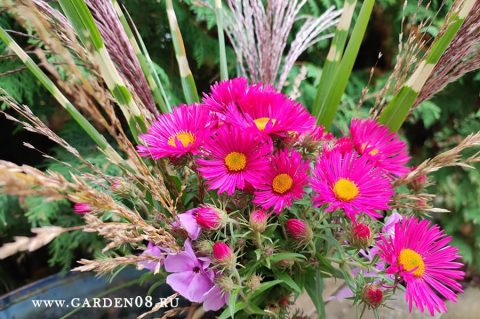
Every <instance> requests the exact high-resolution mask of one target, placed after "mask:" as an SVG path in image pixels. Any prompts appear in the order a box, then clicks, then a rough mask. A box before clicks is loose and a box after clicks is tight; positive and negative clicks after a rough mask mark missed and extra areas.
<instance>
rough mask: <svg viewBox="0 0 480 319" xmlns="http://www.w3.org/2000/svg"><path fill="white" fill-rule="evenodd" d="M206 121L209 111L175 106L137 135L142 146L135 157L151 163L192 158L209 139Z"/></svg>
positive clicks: (196, 106)
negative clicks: (178, 158) (155, 160)
mask: <svg viewBox="0 0 480 319" xmlns="http://www.w3.org/2000/svg"><path fill="white" fill-rule="evenodd" d="M210 121H211V117H210V114H209V111H208V110H207V109H206V108H204V107H202V106H200V105H197V104H193V105H182V106H179V107H177V108H175V109H174V110H173V112H172V113H168V114H162V115H160V116H159V118H158V120H157V121H156V122H154V123H153V124H152V126H151V127H150V129H149V130H148V132H147V133H146V134H142V135H140V138H141V139H142V140H143V141H144V143H145V145H139V146H137V149H138V153H139V154H140V155H141V156H144V157H146V156H151V157H152V158H154V159H159V158H163V157H172V158H177V157H181V156H183V155H185V154H189V153H190V154H196V153H197V151H198V148H199V147H200V145H202V143H203V141H204V139H205V137H206V136H209V135H210V130H209V127H210V126H211V123H210Z"/></svg>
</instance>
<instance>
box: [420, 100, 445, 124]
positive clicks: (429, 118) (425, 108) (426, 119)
mask: <svg viewBox="0 0 480 319" xmlns="http://www.w3.org/2000/svg"><path fill="white" fill-rule="evenodd" d="M441 113H442V109H441V108H440V107H439V106H438V105H436V104H435V103H433V102H432V101H425V102H423V103H421V104H420V105H419V106H417V107H416V108H415V109H414V110H413V116H414V117H416V118H419V119H421V120H422V122H423V125H424V126H425V128H427V129H428V128H430V127H431V126H432V125H433V124H434V123H435V122H436V121H437V120H439V119H440V114H441Z"/></svg>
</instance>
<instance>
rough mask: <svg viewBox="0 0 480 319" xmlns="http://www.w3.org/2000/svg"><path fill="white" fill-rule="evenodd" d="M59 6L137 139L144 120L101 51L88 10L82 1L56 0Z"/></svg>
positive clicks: (93, 22)
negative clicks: (97, 67) (93, 60)
mask: <svg viewBox="0 0 480 319" xmlns="http://www.w3.org/2000/svg"><path fill="white" fill-rule="evenodd" d="M59 3H60V6H61V7H62V9H63V12H64V13H65V15H66V16H67V17H68V19H69V21H70V22H71V23H72V25H73V27H74V28H75V30H76V31H77V34H78V36H79V38H80V40H81V41H82V42H83V44H84V45H85V46H86V47H87V48H89V49H91V50H92V51H93V56H94V58H95V61H96V62H97V64H98V66H99V68H100V73H101V75H102V77H103V79H104V80H105V83H106V84H107V86H108V88H109V90H110V92H111V93H112V95H113V97H114V98H115V100H116V101H117V103H118V105H119V106H120V109H121V110H122V113H123V115H124V116H125V117H126V119H127V122H128V125H129V127H130V130H131V131H132V134H133V137H134V138H135V139H137V137H138V135H139V131H146V129H147V128H146V124H145V121H144V119H143V116H142V114H141V112H140V109H139V107H138V105H137V104H136V102H135V100H134V99H133V97H132V95H131V93H130V91H129V90H128V89H127V86H126V85H125V82H124V80H123V78H122V77H121V76H120V73H119V72H118V70H117V69H116V67H115V64H114V63H113V60H112V58H111V57H110V54H109V53H108V51H107V49H106V48H105V45H104V43H103V39H102V37H101V35H100V31H99V30H98V28H97V25H96V24H95V20H94V19H93V16H92V14H91V12H90V10H89V9H88V7H87V5H86V4H85V2H84V1H83V0H59ZM138 128H140V130H139V129H138ZM137 140H138V139H137Z"/></svg>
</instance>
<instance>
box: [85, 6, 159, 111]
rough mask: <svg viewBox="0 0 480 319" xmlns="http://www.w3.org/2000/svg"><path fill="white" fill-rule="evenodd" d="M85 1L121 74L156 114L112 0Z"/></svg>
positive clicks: (141, 72) (144, 80) (138, 64)
mask: <svg viewBox="0 0 480 319" xmlns="http://www.w3.org/2000/svg"><path fill="white" fill-rule="evenodd" d="M86 3H87V5H88V7H89V8H90V10H91V12H92V15H93V17H94V19H95V22H96V24H97V26H98V28H99V30H100V33H101V35H102V38H103V40H104V42H105V46H106V48H107V50H108V52H109V53H110V56H111V57H112V59H113V62H115V65H116V66H117V68H118V70H119V71H120V73H121V75H122V76H123V78H124V79H125V80H126V81H127V82H128V83H129V85H130V86H131V87H132V88H133V89H134V91H135V92H136V93H137V95H138V96H139V97H140V99H141V100H142V102H143V104H144V105H145V106H146V107H147V108H148V109H149V110H150V111H151V112H153V113H155V114H157V113H158V111H157V108H156V106H155V103H154V102H153V98H152V94H151V92H150V90H149V86H148V84H147V80H146V79H145V75H144V73H143V71H142V69H141V67H140V63H139V61H138V59H137V57H136V56H135V53H134V50H133V48H132V45H131V43H130V41H129V39H128V37H127V35H126V33H125V30H124V29H123V27H122V24H121V22H120V20H119V18H118V16H117V13H116V12H115V9H114V7H113V5H112V2H111V1H104V0H88V1H86Z"/></svg>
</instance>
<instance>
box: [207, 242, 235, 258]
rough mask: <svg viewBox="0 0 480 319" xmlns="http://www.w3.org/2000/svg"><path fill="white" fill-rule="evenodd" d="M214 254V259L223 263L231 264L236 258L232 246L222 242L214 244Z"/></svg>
mask: <svg viewBox="0 0 480 319" xmlns="http://www.w3.org/2000/svg"><path fill="white" fill-rule="evenodd" d="M212 254H213V258H214V259H215V260H216V261H218V262H221V263H226V262H230V261H231V260H232V259H233V258H234V257H235V256H234V255H233V252H232V249H231V248H230V246H228V245H227V244H225V243H222V242H216V243H215V244H213V246H212Z"/></svg>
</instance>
